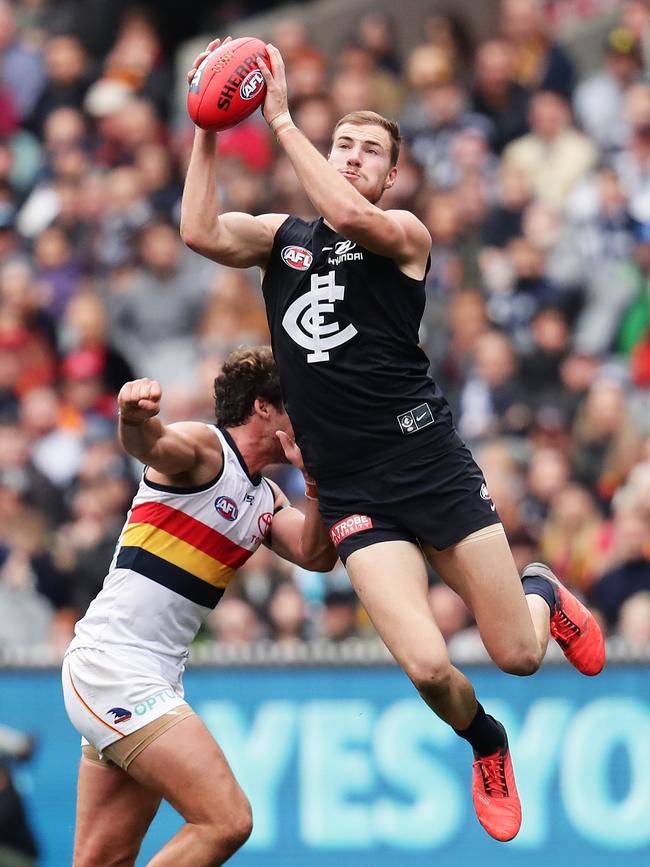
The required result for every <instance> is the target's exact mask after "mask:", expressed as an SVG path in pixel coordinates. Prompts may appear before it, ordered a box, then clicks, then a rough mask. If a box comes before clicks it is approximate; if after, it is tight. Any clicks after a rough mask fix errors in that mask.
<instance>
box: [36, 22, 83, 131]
mask: <svg viewBox="0 0 650 867" xmlns="http://www.w3.org/2000/svg"><path fill="white" fill-rule="evenodd" d="M45 64H46V70H47V78H46V82H45V87H44V88H43V90H42V91H41V94H40V96H39V97H38V99H37V101H36V104H35V106H34V109H33V111H32V112H31V114H30V117H29V125H30V127H31V129H32V130H33V131H34V132H35V133H36V134H37V135H40V134H41V132H42V130H43V125H44V123H45V119H46V118H47V116H48V114H49V113H50V112H51V111H54V109H56V108H61V107H63V106H70V107H72V108H81V106H82V105H83V100H84V96H85V95H86V91H87V90H88V87H89V85H90V81H91V78H92V72H91V69H90V62H89V59H88V56H87V54H86V51H85V49H84V46H83V44H82V42H81V40H80V39H79V37H78V36H75V35H74V34H73V33H68V34H60V35H54V36H50V38H49V39H48V41H47V43H46V46H45Z"/></svg>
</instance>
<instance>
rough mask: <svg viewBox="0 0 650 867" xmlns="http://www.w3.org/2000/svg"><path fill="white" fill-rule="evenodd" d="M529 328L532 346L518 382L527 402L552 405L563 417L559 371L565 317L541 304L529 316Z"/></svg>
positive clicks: (565, 336)
mask: <svg viewBox="0 0 650 867" xmlns="http://www.w3.org/2000/svg"><path fill="white" fill-rule="evenodd" d="M530 331H531V337H532V346H531V348H530V350H529V351H528V352H526V353H525V354H524V355H523V357H522V363H521V382H522V385H523V387H524V389H525V391H526V392H527V394H528V396H529V398H528V402H529V405H530V406H532V407H534V408H540V407H541V408H543V407H553V408H555V409H556V410H557V411H559V412H560V413H563V415H564V417H566V403H565V401H564V389H563V386H562V379H561V374H560V371H561V368H562V364H563V362H564V360H565V359H566V357H567V354H568V349H569V336H570V332H569V326H568V323H567V320H566V317H565V316H564V315H563V313H562V311H560V310H558V309H557V308H555V307H545V308H542V309H541V310H540V311H539V312H538V313H537V314H536V315H535V316H534V317H533V320H532V322H531V329H530ZM563 411H564V412H563Z"/></svg>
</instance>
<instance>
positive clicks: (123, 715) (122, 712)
mask: <svg viewBox="0 0 650 867" xmlns="http://www.w3.org/2000/svg"><path fill="white" fill-rule="evenodd" d="M106 713H112V714H113V716H114V720H113V722H114V723H123V722H127V720H130V719H131V711H130V710H126V709H125V708H123V707H112V708H111V709H110V710H107V711H106Z"/></svg>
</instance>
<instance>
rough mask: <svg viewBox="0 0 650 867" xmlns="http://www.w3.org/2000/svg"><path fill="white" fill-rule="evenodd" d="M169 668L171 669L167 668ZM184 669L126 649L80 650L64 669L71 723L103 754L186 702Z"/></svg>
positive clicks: (70, 654)
mask: <svg viewBox="0 0 650 867" xmlns="http://www.w3.org/2000/svg"><path fill="white" fill-rule="evenodd" d="M166 669H167V670H166ZM182 674H183V668H182V667H181V668H180V670H179V669H176V668H174V667H171V666H169V665H166V664H165V663H164V662H162V661H160V660H158V659H157V658H156V657H154V656H152V655H147V654H142V653H137V652H132V651H129V650H127V649H124V648H115V647H106V646H104V647H103V648H101V649H100V648H97V647H78V648H75V649H74V650H70V651H68V653H67V654H66V656H65V658H64V660H63V667H62V671H61V676H62V682H63V700H64V702H65V709H66V711H67V714H68V717H69V718H70V722H71V723H72V725H73V726H74V727H75V728H76V729H77V731H78V732H79V733H80V734H81V735H82V737H83V739H84V740H85V741H87V742H88V743H89V744H91V745H92V746H93V747H94V748H95V749H96V750H97V752H98V753H101V752H102V750H103V749H104V748H105V747H107V746H108V745H109V744H112V743H114V742H115V741H117V740H119V739H120V738H123V737H125V736H126V735H129V734H132V733H133V732H136V731H138V729H141V728H142V727H143V726H145V725H148V724H149V723H150V722H153V721H154V720H155V719H158V717H161V716H163V714H166V713H169V711H171V710H173V709H174V708H177V707H178V706H179V705H182V704H185V701H184V699H183V684H182Z"/></svg>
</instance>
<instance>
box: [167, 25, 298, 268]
mask: <svg viewBox="0 0 650 867" xmlns="http://www.w3.org/2000/svg"><path fill="white" fill-rule="evenodd" d="M229 39H230V37H227V38H226V40H224V42H226V41H228V40H229ZM219 44H220V40H219V39H215V40H213V41H212V42H211V43H210V44H209V45H208V47H207V48H206V50H205V51H203V52H202V53H201V54H199V55H198V56H197V57H196V58H195V60H194V64H193V65H192V68H191V69H190V70H189V71H188V73H187V76H188V81H191V79H192V76H193V75H194V73H195V71H196V69H197V68H198V67H199V65H200V64H201V62H202V61H203V60H204V59H205V58H206V57H207V55H208V54H209V53H210V52H211V51H213V50H214V49H215V48H217V47H218V46H219ZM217 160H218V156H217V134H216V133H214V132H207V131H206V130H202V129H199V128H198V127H197V128H196V130H195V133H194V144H193V146H192V154H191V156H190V162H189V166H188V170H187V177H186V179H185V189H184V190H183V199H182V204H181V237H182V239H183V241H184V242H185V244H187V246H188V247H190V249H192V250H195V251H196V252H197V253H200V254H201V255H202V256H206V257H207V258H208V259H213V260H214V261H215V262H219V263H220V264H222V265H228V266H230V267H231V268H250V267H252V266H254V265H259V266H260V267H262V268H264V267H265V266H266V262H267V260H268V257H269V255H270V253H271V248H272V246H273V238H274V236H275V232H276V230H277V229H278V228H279V226H281V225H282V223H283V222H284V220H286V214H263V215H260V216H257V217H253V216H252V215H251V214H244V213H237V212H230V213H226V214H220V213H219V200H218V195H217Z"/></svg>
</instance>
